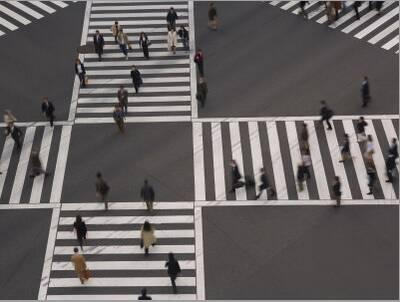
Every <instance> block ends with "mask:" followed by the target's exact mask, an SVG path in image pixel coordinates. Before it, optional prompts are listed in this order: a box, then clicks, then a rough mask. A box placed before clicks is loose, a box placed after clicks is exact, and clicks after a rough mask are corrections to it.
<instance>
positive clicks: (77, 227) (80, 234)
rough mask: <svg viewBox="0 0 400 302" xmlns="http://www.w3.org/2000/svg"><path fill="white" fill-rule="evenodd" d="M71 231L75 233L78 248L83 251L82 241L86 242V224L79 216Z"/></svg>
mask: <svg viewBox="0 0 400 302" xmlns="http://www.w3.org/2000/svg"><path fill="white" fill-rule="evenodd" d="M73 231H75V234H76V239H77V240H78V243H79V246H80V247H81V250H82V251H83V239H85V240H86V234H87V228H86V223H85V222H84V221H83V220H82V217H81V215H78V216H76V218H75V222H74V226H73Z"/></svg>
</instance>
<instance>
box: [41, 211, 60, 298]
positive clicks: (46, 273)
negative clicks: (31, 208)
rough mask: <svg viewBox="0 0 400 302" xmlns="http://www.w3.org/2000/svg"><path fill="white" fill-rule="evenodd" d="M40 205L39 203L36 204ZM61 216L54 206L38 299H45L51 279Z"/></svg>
mask: <svg viewBox="0 0 400 302" xmlns="http://www.w3.org/2000/svg"><path fill="white" fill-rule="evenodd" d="M36 206H38V205H36ZM59 216H60V209H59V208H54V209H53V213H52V215H51V222H50V229H49V237H48V239H47V247H46V255H45V256H44V261H43V269H42V278H41V280H40V287H39V293H38V298H37V299H38V300H41V301H43V300H45V299H46V295H47V289H48V286H49V281H50V272H51V263H52V262H53V251H54V246H55V243H56V233H57V223H58V218H59Z"/></svg>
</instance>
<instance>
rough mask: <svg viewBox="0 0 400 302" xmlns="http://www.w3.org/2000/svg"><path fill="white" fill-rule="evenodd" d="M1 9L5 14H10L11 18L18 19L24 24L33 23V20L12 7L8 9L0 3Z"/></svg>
mask: <svg viewBox="0 0 400 302" xmlns="http://www.w3.org/2000/svg"><path fill="white" fill-rule="evenodd" d="M0 11H1V12H2V13H4V14H6V15H8V16H10V17H11V18H13V19H15V20H17V21H18V22H19V23H22V24H24V25H27V24H29V23H31V21H29V20H28V19H26V18H25V17H23V16H21V15H20V14H17V13H16V12H13V11H12V10H11V9H8V8H7V7H5V6H4V5H2V4H0Z"/></svg>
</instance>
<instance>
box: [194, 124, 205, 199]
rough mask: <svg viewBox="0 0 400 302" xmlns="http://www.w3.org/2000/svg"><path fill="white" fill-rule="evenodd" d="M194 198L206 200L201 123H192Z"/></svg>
mask: <svg viewBox="0 0 400 302" xmlns="http://www.w3.org/2000/svg"><path fill="white" fill-rule="evenodd" d="M192 127H193V157H194V159H193V162H194V185H195V187H194V189H195V200H206V186H205V175H204V147H203V125H202V124H201V123H192Z"/></svg>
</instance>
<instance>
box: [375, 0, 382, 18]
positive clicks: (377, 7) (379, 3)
mask: <svg viewBox="0 0 400 302" xmlns="http://www.w3.org/2000/svg"><path fill="white" fill-rule="evenodd" d="M383 2H384V1H376V2H375V9H376V11H377V12H378V13H377V15H378V16H379V15H380V14H381V9H382V5H383Z"/></svg>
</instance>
